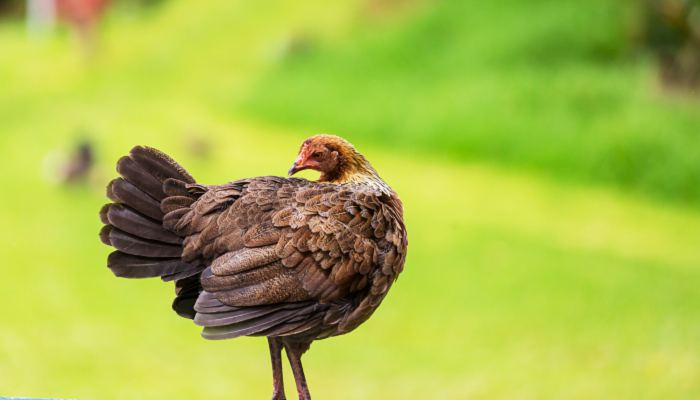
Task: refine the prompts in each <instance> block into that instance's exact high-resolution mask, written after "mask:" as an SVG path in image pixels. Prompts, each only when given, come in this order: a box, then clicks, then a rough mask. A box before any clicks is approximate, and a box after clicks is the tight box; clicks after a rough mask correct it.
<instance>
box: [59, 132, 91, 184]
mask: <svg viewBox="0 0 700 400" xmlns="http://www.w3.org/2000/svg"><path fill="white" fill-rule="evenodd" d="M94 153H95V152H94V150H93V147H92V143H91V142H90V141H89V140H87V139H83V140H81V141H80V142H79V143H78V146H77V147H76V148H75V149H74V150H73V153H72V154H71V155H70V158H69V159H68V160H67V162H66V163H65V164H64V165H63V166H62V168H61V171H60V174H61V181H62V182H63V183H66V184H76V183H83V182H86V181H87V180H88V178H89V177H90V171H91V170H92V166H93V164H94V163H95V155H94Z"/></svg>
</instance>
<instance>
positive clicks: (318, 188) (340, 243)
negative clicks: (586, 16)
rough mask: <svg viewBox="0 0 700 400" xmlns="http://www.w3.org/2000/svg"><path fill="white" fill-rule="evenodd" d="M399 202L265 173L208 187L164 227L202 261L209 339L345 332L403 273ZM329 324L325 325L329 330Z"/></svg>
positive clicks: (201, 309) (203, 321) (202, 303)
mask: <svg viewBox="0 0 700 400" xmlns="http://www.w3.org/2000/svg"><path fill="white" fill-rule="evenodd" d="M401 214H402V210H401V203H400V202H399V201H398V199H397V198H395V197H394V196H391V195H387V194H382V193H381V192H376V191H374V190H371V189H369V188H367V187H364V186H362V185H357V184H354V185H332V184H322V183H316V182H309V181H306V180H301V179H283V178H277V177H262V178H255V179H251V180H244V181H238V182H233V183H231V184H228V185H223V186H218V187H212V188H210V190H209V191H208V192H207V193H205V194H204V195H203V196H202V197H200V199H199V200H198V201H197V202H195V203H194V204H193V205H192V206H191V207H189V209H188V210H187V211H186V212H185V213H181V214H180V215H173V216H170V215H169V214H168V215H166V216H165V218H164V224H165V225H166V227H167V228H169V229H172V230H173V231H175V232H177V233H178V234H179V235H181V236H185V237H186V239H185V240H184V243H183V245H184V251H183V259H184V260H185V261H193V260H197V259H200V260H204V262H205V263H207V264H208V265H209V267H208V268H207V269H206V270H205V271H204V273H203V274H202V277H201V283H202V287H203V288H204V292H203V293H202V295H200V296H199V299H198V300H197V304H196V305H195V310H196V311H197V316H196V317H195V322H197V323H198V324H200V325H203V326H205V332H204V335H205V336H206V337H211V338H224V337H234V336H241V335H268V336H284V335H291V334H295V335H296V334H300V333H313V334H318V335H323V334H324V333H323V332H322V331H327V332H330V333H325V334H338V333H343V332H347V331H349V330H351V329H353V328H354V327H356V326H357V325H359V324H360V323H361V322H363V321H364V320H366V319H367V318H368V317H369V316H370V315H371V313H372V311H374V309H375V308H376V307H377V306H378V305H379V303H380V302H381V300H382V299H383V298H384V296H385V294H386V292H387V291H388V289H389V287H390V285H391V284H392V283H393V281H394V279H395V277H396V276H397V274H398V273H399V272H400V271H401V268H402V266H403V261H404V259H405V249H406V234H405V228H404V226H403V223H402V222H401V221H402V219H401ZM331 328H332V329H331Z"/></svg>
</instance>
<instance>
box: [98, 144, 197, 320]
mask: <svg viewBox="0 0 700 400" xmlns="http://www.w3.org/2000/svg"><path fill="white" fill-rule="evenodd" d="M117 172H119V175H121V177H120V178H116V179H114V180H113V181H112V182H110V183H109V185H108V186H107V197H109V198H110V199H111V200H112V201H114V203H110V204H106V205H105V206H104V207H102V210H100V219H101V220H102V223H104V224H105V226H104V227H103V228H102V230H101V231H100V239H102V242H104V243H105V244H107V245H110V246H112V247H114V248H115V249H117V250H116V251H114V252H112V253H111V254H110V255H109V258H108V259H107V265H108V266H109V268H110V269H111V270H112V272H114V274H115V275H116V276H121V277H125V278H149V277H160V278H161V279H163V280H164V281H171V280H174V281H176V294H177V298H176V299H175V302H174V303H173V308H174V309H175V311H176V312H177V313H178V314H180V315H182V316H184V317H188V318H193V317H194V309H193V306H194V301H195V300H196V298H197V296H198V295H199V291H200V290H201V286H200V284H199V274H200V272H201V271H202V269H203V268H204V267H203V266H201V265H199V264H192V263H186V262H184V261H182V259H181V258H180V257H181V255H182V241H183V238H182V237H180V236H178V235H176V234H174V233H173V232H171V231H169V230H167V229H165V228H164V227H163V218H164V217H165V215H166V214H169V213H174V214H184V213H185V212H186V211H187V210H188V209H189V206H190V205H191V204H192V203H193V202H194V201H195V200H196V199H197V198H198V197H199V195H201V192H202V191H201V189H200V188H201V187H200V186H199V185H195V180H194V178H192V176H190V174H188V173H187V171H185V170H184V169H183V168H182V167H181V166H180V165H178V164H177V163H176V162H175V161H174V160H173V159H171V158H170V157H168V156H167V155H165V154H164V153H162V152H160V151H158V150H156V149H153V148H150V147H141V146H137V147H134V148H133V149H131V152H130V153H129V155H128V156H125V157H122V158H121V159H120V160H119V161H118V162H117Z"/></svg>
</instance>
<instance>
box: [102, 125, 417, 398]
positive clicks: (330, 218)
mask: <svg viewBox="0 0 700 400" xmlns="http://www.w3.org/2000/svg"><path fill="white" fill-rule="evenodd" d="M304 169H313V170H317V171H319V172H321V176H320V178H319V180H318V181H317V182H313V181H309V180H306V179H298V178H291V177H289V178H281V177H274V176H264V177H257V178H250V179H241V180H238V181H235V182H231V183H227V184H223V185H211V186H208V185H201V184H197V183H195V180H194V179H193V178H192V176H190V175H189V174H188V173H187V172H186V171H185V170H184V169H183V168H182V167H181V166H180V165H178V164H177V163H176V162H175V161H173V160H172V159H171V158H170V157H168V156H167V155H165V154H163V153H161V152H160V151H158V150H156V149H153V148H149V147H140V146H137V147H134V148H133V149H132V150H131V153H130V154H129V155H128V156H125V157H123V158H121V159H120V160H119V161H118V163H117V171H118V172H119V174H120V175H121V177H120V178H116V179H115V180H113V181H112V182H110V184H109V185H108V187H107V196H108V197H109V198H110V199H111V200H112V201H114V203H110V204H107V205H105V206H104V207H103V208H102V210H101V211H100V218H101V220H102V222H103V223H104V224H105V226H104V227H103V228H102V230H101V232H100V237H101V239H102V241H103V242H104V243H105V244H108V245H110V246H113V247H114V248H116V251H114V252H112V253H111V254H110V255H109V257H108V261H107V262H108V266H109V268H110V269H111V270H112V272H113V273H114V274H115V275H117V276H121V277H126V278H146V277H160V278H161V279H162V280H164V281H175V293H176V297H175V300H174V302H173V309H174V310H175V312H177V313H178V314H179V315H180V316H183V317H186V318H190V319H193V320H194V323H195V324H197V325H200V326H202V327H203V332H202V335H203V336H204V337H205V338H207V339H228V338H235V337H239V336H266V337H267V339H268V343H269V349H270V356H271V359H272V373H273V399H284V398H285V394H284V385H283V378H282V361H281V353H282V350H283V349H284V350H285V351H286V353H287V357H288V359H289V363H290V365H291V368H292V372H293V374H294V378H295V381H296V386H297V391H298V394H299V398H300V399H309V398H310V394H309V390H308V387H307V385H306V380H305V377H304V372H303V368H302V363H301V356H302V354H303V353H304V352H306V351H307V350H308V349H309V346H310V345H311V342H312V341H314V340H317V339H324V338H328V337H331V336H336V335H342V334H345V333H348V332H350V331H352V330H353V329H355V328H357V327H358V326H359V325H360V324H362V323H363V322H364V321H366V320H367V319H368V318H369V317H370V316H371V315H372V313H373V312H374V310H376V308H377V307H378V306H379V304H380V303H381V301H382V300H383V299H384V297H385V296H386V294H387V292H388V290H389V288H390V287H391V285H392V283H393V282H394V281H395V280H396V278H397V276H398V274H399V273H400V272H401V271H402V269H403V265H404V260H405V258H406V250H407V244H408V242H407V235H406V228H405V225H404V222H403V206H402V204H401V201H400V200H399V198H398V196H397V194H396V192H394V191H393V190H392V189H391V188H390V187H389V186H388V185H387V184H386V183H385V182H384V181H383V180H382V179H381V178H380V177H379V175H378V174H377V172H376V171H375V169H374V168H373V167H372V166H371V165H370V163H369V162H368V161H367V160H366V159H365V158H364V157H363V156H362V155H361V154H360V153H359V152H357V151H356V150H355V148H354V147H353V146H352V145H351V144H350V143H349V142H347V141H346V140H344V139H342V138H340V137H337V136H331V135H317V136H313V137H311V138H309V139H307V140H306V141H304V142H303V144H302V145H301V148H300V150H299V153H298V156H297V158H296V160H295V161H294V164H293V165H292V167H291V168H290V169H289V171H288V175H289V176H291V175H293V174H295V173H296V172H298V171H301V170H304Z"/></svg>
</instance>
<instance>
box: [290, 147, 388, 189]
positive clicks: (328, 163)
mask: <svg viewBox="0 0 700 400" xmlns="http://www.w3.org/2000/svg"><path fill="white" fill-rule="evenodd" d="M305 169H313V170H316V171H319V172H320V173H321V177H320V178H319V181H320V182H330V183H346V182H353V181H355V182H357V181H364V180H368V179H379V176H377V173H376V171H375V170H374V168H372V166H371V165H370V164H369V162H368V161H367V160H366V159H365V158H364V157H363V156H362V154H360V153H358V152H357V150H355V147H354V146H353V145H352V144H350V142H348V141H347V140H345V139H343V138H341V137H339V136H334V135H316V136H312V137H310V138H308V139H306V140H305V141H304V143H302V144H301V148H300V149H299V155H298V156H297V158H296V160H295V161H294V164H292V167H291V168H290V169H289V171H288V174H289V175H290V176H291V175H294V174H295V173H297V172H299V171H302V170H305Z"/></svg>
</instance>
